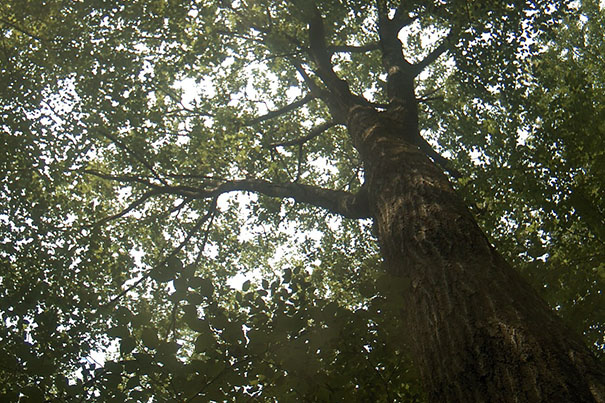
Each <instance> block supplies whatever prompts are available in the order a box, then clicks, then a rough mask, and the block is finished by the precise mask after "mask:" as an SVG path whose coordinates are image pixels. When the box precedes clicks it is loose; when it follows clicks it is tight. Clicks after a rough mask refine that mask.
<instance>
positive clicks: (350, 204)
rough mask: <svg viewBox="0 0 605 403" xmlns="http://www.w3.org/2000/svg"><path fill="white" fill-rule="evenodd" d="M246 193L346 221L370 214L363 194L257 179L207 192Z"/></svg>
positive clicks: (227, 184) (226, 185)
mask: <svg viewBox="0 0 605 403" xmlns="http://www.w3.org/2000/svg"><path fill="white" fill-rule="evenodd" d="M237 190H239V191H249V192H256V193H261V194H264V195H265V196H271V197H279V198H282V199H285V198H292V199H294V200H295V201H297V202H299V203H306V204H311V205H313V206H316V207H321V208H324V209H326V210H328V211H330V212H332V213H335V214H340V215H342V216H344V217H347V218H368V217H370V211H369V207H368V202H367V196H366V194H365V191H360V192H358V193H356V194H354V193H349V192H345V191H341V190H332V189H323V188H319V187H315V186H310V185H303V184H299V183H281V184H278V183H271V182H268V181H264V180H260V179H244V180H239V181H232V182H226V183H223V184H222V185H219V186H218V187H217V188H216V189H214V190H212V191H210V192H209V193H208V196H211V195H214V194H222V193H227V192H232V191H237Z"/></svg>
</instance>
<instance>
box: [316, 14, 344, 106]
mask: <svg viewBox="0 0 605 403" xmlns="http://www.w3.org/2000/svg"><path fill="white" fill-rule="evenodd" d="M313 6H314V10H313V16H312V17H311V18H309V21H308V23H309V44H310V51H311V56H313V59H314V60H315V63H316V64H317V74H318V75H319V78H321V80H322V81H323V82H324V84H325V85H326V86H327V87H328V90H330V91H331V92H332V93H334V94H335V95H336V96H339V97H341V98H343V99H346V98H350V97H351V92H350V90H349V85H348V84H347V82H346V81H344V80H341V79H340V78H339V77H338V75H337V74H336V73H335V72H334V70H333V66H332V61H331V53H330V52H329V51H328V48H327V46H326V34H325V29H324V23H323V18H322V16H321V13H320V12H319V9H317V7H316V6H315V4H314V5H313Z"/></svg>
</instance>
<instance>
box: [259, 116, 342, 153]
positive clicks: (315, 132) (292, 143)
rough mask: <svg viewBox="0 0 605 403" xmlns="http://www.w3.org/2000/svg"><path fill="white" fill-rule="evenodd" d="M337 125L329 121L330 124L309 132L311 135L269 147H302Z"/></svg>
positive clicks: (324, 124) (327, 123)
mask: <svg viewBox="0 0 605 403" xmlns="http://www.w3.org/2000/svg"><path fill="white" fill-rule="evenodd" d="M336 125H337V123H336V122H334V121H329V122H326V123H323V124H321V125H319V126H317V127H314V128H313V129H311V131H309V134H307V135H306V136H303V137H299V138H297V139H294V140H287V141H283V142H281V143H273V144H269V145H268V147H269V148H275V147H287V146H296V145H302V144H304V143H306V142H307V141H309V140H312V139H314V138H315V137H317V136H320V135H321V134H322V133H323V132H325V131H326V130H328V129H330V128H332V127H334V126H336Z"/></svg>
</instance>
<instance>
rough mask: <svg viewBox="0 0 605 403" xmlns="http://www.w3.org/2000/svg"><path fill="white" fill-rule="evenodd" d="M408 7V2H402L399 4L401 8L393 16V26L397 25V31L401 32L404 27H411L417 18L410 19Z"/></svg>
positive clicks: (402, 0)
mask: <svg viewBox="0 0 605 403" xmlns="http://www.w3.org/2000/svg"><path fill="white" fill-rule="evenodd" d="M407 5H408V2H407V1H405V0H401V2H400V3H399V7H397V10H396V11H395V15H394V16H393V19H392V21H393V24H395V27H396V29H397V31H400V30H401V29H402V28H403V27H406V26H408V25H410V24H411V23H412V22H414V20H415V18H412V17H410V16H409V15H408V13H407V12H406V9H407V7H406V6H407Z"/></svg>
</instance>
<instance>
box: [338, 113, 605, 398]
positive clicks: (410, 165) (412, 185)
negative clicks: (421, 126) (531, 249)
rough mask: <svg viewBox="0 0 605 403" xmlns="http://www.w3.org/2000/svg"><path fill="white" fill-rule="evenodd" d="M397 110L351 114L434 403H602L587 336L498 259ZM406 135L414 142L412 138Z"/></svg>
mask: <svg viewBox="0 0 605 403" xmlns="http://www.w3.org/2000/svg"><path fill="white" fill-rule="evenodd" d="M398 116H403V115H402V114H401V113H399V112H397V111H389V112H382V113H379V112H376V111H375V110H373V109H372V108H369V107H365V106H362V105H359V106H355V107H352V108H351V110H350V111H349V120H348V124H347V126H348V128H349V132H350V135H351V137H352V139H353V141H354V143H355V145H356V147H357V149H358V150H359V152H360V154H361V156H362V159H363V161H364V167H365V174H366V185H365V186H366V187H367V190H368V194H369V196H368V197H369V208H370V210H371V211H372V215H373V217H374V219H375V221H376V225H377V229H378V237H379V241H380V247H381V252H382V255H383V257H384V260H385V262H386V265H387V267H388V270H389V271H390V272H391V274H393V275H396V276H402V277H404V278H406V279H407V280H406V282H407V283H408V284H409V287H408V289H406V290H402V292H404V294H405V301H406V306H405V307H404V309H405V311H406V317H405V318H403V320H404V322H402V323H405V325H402V327H404V328H405V329H406V330H405V331H406V332H409V333H410V334H409V336H410V337H411V339H412V344H413V348H414V353H415V357H416V364H417V365H418V366H419V368H420V371H421V375H422V377H423V380H424V382H425V384H426V390H427V392H428V394H429V399H430V401H431V402H594V401H597V402H604V401H605V392H604V387H603V385H604V380H603V372H602V369H600V368H599V366H598V363H597V361H596V360H595V358H594V357H593V356H592V354H591V353H590V351H589V350H588V349H587V348H586V347H585V346H584V345H583V343H582V341H581V339H580V338H579V337H577V336H576V335H574V334H572V333H571V332H570V331H568V329H567V328H566V327H565V326H564V324H563V323H562V322H561V320H560V319H559V318H558V317H557V316H556V315H555V314H554V313H553V311H552V310H551V309H550V308H549V307H548V306H547V304H546V303H545V302H544V301H543V300H542V299H541V298H540V297H539V296H538V295H537V294H536V292H535V291H534V290H532V289H531V288H530V287H529V285H528V284H527V283H526V282H525V281H524V280H523V279H522V278H520V276H519V275H518V273H517V272H516V271H514V270H513V269H512V268H511V267H510V266H509V265H508V264H507V263H506V262H505V261H504V259H503V258H502V257H501V256H500V255H499V254H498V253H497V252H496V251H495V250H494V248H493V247H492V246H491V245H490V243H489V242H488V240H487V239H486V237H485V235H484V234H483V233H482V231H481V230H480V229H479V228H478V226H477V224H476V221H475V220H474V218H473V216H472V215H471V214H470V212H469V211H468V210H467V208H466V207H465V205H464V204H463V203H462V202H461V200H460V199H459V198H458V197H457V195H456V194H455V192H454V191H453V189H452V188H451V186H450V184H449V182H448V180H447V178H446V177H445V175H444V174H443V173H442V172H441V171H440V169H438V168H437V167H436V166H435V165H434V164H433V163H432V162H431V161H430V160H429V159H428V158H427V157H426V155H425V154H424V153H422V152H421V151H420V150H419V149H418V147H417V146H415V145H414V136H416V135H417V129H416V130H415V131H414V130H413V129H412V132H409V131H407V130H406V129H408V130H409V129H410V125H409V122H408V125H406V124H405V123H406V122H401V121H400V119H399V118H398ZM406 135H407V136H408V138H406Z"/></svg>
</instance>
